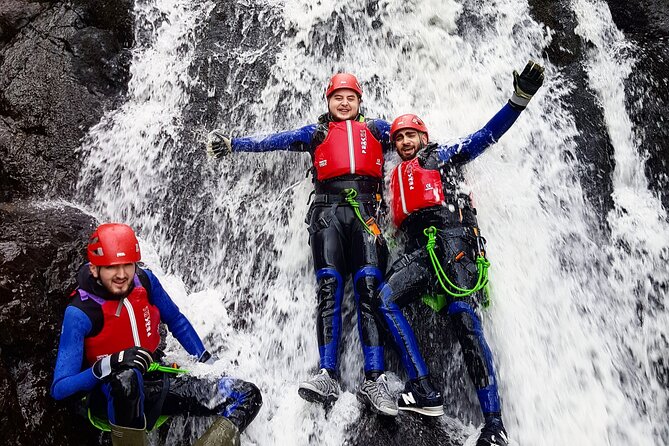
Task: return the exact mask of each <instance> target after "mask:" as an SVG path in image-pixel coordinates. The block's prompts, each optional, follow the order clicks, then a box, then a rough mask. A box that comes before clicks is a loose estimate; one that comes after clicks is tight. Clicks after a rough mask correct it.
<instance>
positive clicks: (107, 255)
mask: <svg viewBox="0 0 669 446" xmlns="http://www.w3.org/2000/svg"><path fill="white" fill-rule="evenodd" d="M86 250H87V251H88V260H89V261H90V262H91V263H92V264H93V265H96V266H111V265H121V264H124V263H135V262H139V260H140V259H141V258H142V254H141V252H140V251H139V242H138V241H137V237H136V236H135V231H133V230H132V228H131V227H130V226H128V225H125V224H123V223H104V224H102V225H100V226H98V228H97V229H96V230H95V232H93V234H91V237H90V238H89V239H88V248H87V249H86Z"/></svg>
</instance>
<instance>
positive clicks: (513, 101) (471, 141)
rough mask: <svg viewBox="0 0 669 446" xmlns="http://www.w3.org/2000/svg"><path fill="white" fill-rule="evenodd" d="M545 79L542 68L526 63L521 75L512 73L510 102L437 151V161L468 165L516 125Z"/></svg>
mask: <svg viewBox="0 0 669 446" xmlns="http://www.w3.org/2000/svg"><path fill="white" fill-rule="evenodd" d="M543 80H544V68H543V67H542V66H541V65H539V64H537V63H535V62H533V61H529V62H528V63H527V65H526V66H525V69H524V70H523V72H522V73H521V74H518V72H517V71H514V72H513V90H514V91H513V94H512V95H511V98H510V99H509V102H508V103H507V104H506V105H504V107H502V109H501V110H500V111H498V112H497V113H496V114H495V116H493V117H492V119H491V120H490V121H488V123H487V124H486V125H484V126H483V128H481V129H480V130H478V131H476V132H474V133H472V134H471V135H469V136H467V137H465V138H462V139H461V140H460V141H458V142H457V143H455V144H452V145H450V146H440V147H439V148H438V149H437V153H438V157H439V160H440V161H442V162H444V163H446V162H453V163H458V164H463V163H467V162H469V161H471V160H473V159H474V158H476V157H477V156H479V155H480V154H481V153H483V152H484V151H485V150H486V149H487V148H488V147H490V146H491V145H493V144H494V143H496V142H497V141H498V140H499V139H500V138H501V137H502V135H504V133H506V131H507V130H509V128H511V126H512V125H513V123H514V122H516V119H518V116H520V113H521V112H522V111H523V110H525V107H526V106H527V104H528V103H529V101H530V99H532V96H533V95H534V94H535V93H536V92H537V90H538V89H539V87H541V85H542V83H543Z"/></svg>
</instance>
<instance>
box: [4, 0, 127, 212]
mask: <svg viewBox="0 0 669 446" xmlns="http://www.w3.org/2000/svg"><path fill="white" fill-rule="evenodd" d="M131 6H132V0H122V1H104V0H95V1H90V2H87V1H83V0H79V1H68V2H28V1H25V0H23V1H21V0H3V3H2V7H1V8H0V201H11V200H13V199H20V198H26V197H31V196H39V197H55V196H58V197H64V196H68V195H70V194H71V192H72V190H73V187H74V185H75V183H76V178H77V172H78V166H77V154H76V149H77V148H78V146H79V140H80V139H81V138H82V137H83V136H84V134H85V132H86V131H87V130H88V128H89V127H91V126H92V125H94V124H96V123H97V122H98V121H99V119H100V116H102V113H103V112H104V111H105V109H106V108H109V107H111V106H113V104H114V101H115V100H117V99H118V98H119V93H122V92H123V91H124V89H125V88H126V84H127V80H128V65H129V60H130V58H129V47H130V45H131V44H132V40H133V37H132V35H133V34H132V14H131Z"/></svg>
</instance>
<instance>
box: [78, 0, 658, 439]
mask: <svg viewBox="0 0 669 446" xmlns="http://www.w3.org/2000/svg"><path fill="white" fill-rule="evenodd" d="M247 6H248V7H254V8H260V9H262V8H266V9H267V10H268V11H269V12H268V13H276V12H280V13H281V14H282V15H283V22H284V27H285V29H286V30H289V31H290V32H287V33H285V36H284V37H283V40H282V42H281V45H280V51H279V53H278V55H277V56H276V63H275V64H274V66H273V68H272V70H271V73H270V74H271V76H270V79H269V80H268V83H267V86H266V87H265V88H264V90H263V91H262V93H261V94H260V95H259V97H254V98H248V102H249V104H250V105H248V106H247V107H239V106H238V104H221V108H222V109H223V110H225V111H224V112H223V113H222V117H221V122H220V124H221V125H223V126H226V127H227V128H228V129H230V130H232V131H233V132H235V133H237V134H251V133H253V134H256V133H263V132H272V131H277V130H283V129H288V128H295V127H298V126H301V125H305V124H307V123H311V122H314V120H315V118H316V117H317V116H318V115H319V114H320V113H322V112H323V111H324V108H325V104H324V101H323V98H322V94H323V93H322V92H323V86H324V84H325V83H326V81H327V79H328V78H329V76H330V75H331V74H332V73H334V72H336V71H351V72H354V73H355V74H356V75H357V76H358V78H359V79H360V81H361V82H362V84H363V88H364V89H365V98H364V99H365V102H364V106H365V112H366V115H368V116H372V117H382V118H385V119H388V120H390V119H392V117H393V116H396V115H397V114H400V113H406V112H416V113H418V114H419V115H421V116H422V117H423V118H424V119H425V121H426V123H427V125H428V128H429V129H430V135H431V138H432V139H434V140H437V141H443V142H446V141H448V140H452V139H453V138H456V137H459V136H464V135H467V134H468V133H471V132H472V131H475V130H477V129H478V128H480V127H481V126H482V125H483V124H485V122H486V121H487V120H488V119H489V118H490V117H491V116H492V115H493V114H494V113H495V112H496V111H497V110H498V109H499V108H500V107H501V106H502V105H503V104H504V103H505V101H506V100H507V99H508V97H509V95H510V92H511V87H512V76H511V71H512V70H513V68H516V69H521V68H522V67H523V66H524V63H525V62H526V60H527V59H528V58H535V59H539V58H540V55H541V52H542V49H543V48H545V47H546V46H547V45H548V43H549V40H550V37H549V33H548V32H547V30H546V29H545V28H544V27H543V26H542V25H541V24H538V23H536V22H534V21H533V20H532V19H531V18H530V15H529V11H528V5H527V4H526V3H525V2H523V1H519V0H499V1H496V2H492V3H483V4H482V3H481V2H474V1H469V0H462V1H455V0H449V1H436V0H423V1H419V0H415V1H408V2H407V1H398V0H388V1H382V2H378V3H374V2H372V3H369V4H343V3H342V2H335V1H325V0H324V1H321V2H317V3H313V2H308V1H306V0H304V1H301V0H285V1H282V2H269V3H258V4H255V3H254V4H252V5H251V4H249V5H247ZM239 7H242V6H239ZM212 8H213V4H212V3H211V2H201V3H193V2H189V1H185V0H154V1H148V0H147V1H145V2H141V3H138V4H137V6H136V9H137V10H136V12H137V17H138V19H137V20H138V24H139V25H141V26H140V28H139V29H140V33H138V47H137V49H136V50H135V55H134V59H133V64H132V68H131V74H132V81H131V83H130V86H129V93H128V101H127V103H126V104H125V105H124V106H123V107H121V108H120V109H118V110H116V111H114V112H111V113H109V114H107V115H106V116H105V117H104V118H103V120H102V122H101V123H100V125H98V126H97V127H95V128H94V129H92V130H91V132H90V134H89V136H88V138H87V139H86V141H85V142H84V144H83V146H82V154H83V157H84V159H85V166H84V168H83V170H82V175H81V180H80V185H79V188H80V191H81V199H82V200H83V201H85V204H86V206H87V207H88V208H89V209H91V211H92V212H94V213H96V214H97V215H99V216H100V218H101V219H102V220H119V221H124V222H127V223H129V224H131V225H133V226H134V227H136V228H137V229H138V230H139V231H140V234H141V237H142V241H143V249H144V251H145V258H148V261H149V264H150V265H151V266H152V267H153V268H154V270H157V272H158V273H159V276H160V277H161V280H163V282H164V283H165V286H166V288H167V289H168V291H169V292H170V294H171V295H172V296H173V298H174V299H175V301H176V302H177V303H178V304H179V306H180V307H181V309H182V311H184V313H185V314H186V315H187V316H188V317H189V319H190V320H191V321H192V322H193V323H194V325H195V327H196V330H197V331H198V332H199V333H200V334H201V335H202V336H203V337H204V338H205V343H206V344H208V345H210V346H212V349H213V350H215V351H216V353H217V354H218V356H219V357H220V358H221V360H220V361H219V362H218V363H217V364H216V366H215V371H213V372H212V371H207V370H206V368H205V367H203V366H200V367H198V366H192V367H193V368H194V370H195V371H196V372H198V373H212V374H213V373H220V372H226V373H229V374H231V375H233V376H238V377H240V378H244V379H248V380H250V381H253V382H255V383H256V384H258V386H259V387H260V388H261V389H262V390H263V394H264V407H263V409H262V411H261V412H260V414H259V416H258V419H257V421H255V422H254V423H253V424H252V425H251V427H250V428H249V429H248V430H247V432H246V434H245V439H244V441H246V442H249V443H255V444H259V445H272V444H329V445H339V444H342V442H343V441H344V438H345V432H346V429H347V428H348V427H349V426H351V424H352V423H354V422H355V421H356V419H357V418H358V415H359V413H360V408H359V405H358V403H357V402H356V401H355V398H354V395H353V393H351V391H353V389H354V386H355V384H356V383H357V381H358V380H359V379H360V377H361V371H360V364H361V354H360V352H359V347H358V344H357V331H356V330H351V332H350V333H347V334H346V336H345V346H344V347H345V348H344V351H343V353H342V356H343V360H342V362H343V364H342V369H343V380H344V384H345V386H346V387H348V389H349V391H348V392H346V393H345V394H344V395H343V396H342V398H340V400H339V402H338V403H337V405H336V406H335V408H334V409H333V410H332V412H331V413H330V414H329V416H328V417H327V419H326V418H325V415H324V412H323V410H322V409H321V408H319V407H315V406H313V405H309V404H307V403H305V402H303V401H302V400H301V399H300V398H299V397H298V396H297V392H296V383H297V381H299V380H300V379H302V378H304V377H306V376H308V375H309V374H310V373H311V372H313V368H314V366H315V365H316V361H317V347H316V337H315V321H314V312H315V298H314V291H313V285H314V279H313V272H312V267H311V265H310V253H309V248H308V246H307V233H306V228H305V225H304V223H303V219H304V215H305V213H306V210H307V206H306V202H307V197H308V194H309V191H310V189H311V185H310V181H309V180H308V179H305V177H304V171H305V169H306V168H307V167H308V162H309V160H308V156H307V155H305V154H294V153H288V154H287V153H269V154H234V155H233V156H231V157H228V158H226V159H224V160H221V161H220V162H218V163H208V162H205V161H204V156H205V155H204V153H196V152H197V151H201V150H202V147H201V145H196V146H193V147H190V146H185V145H184V144H185V140H184V138H183V136H182V135H183V130H184V129H183V128H182V127H183V123H182V121H181V116H182V113H183V110H184V108H185V107H186V106H187V104H188V102H189V95H188V92H189V89H190V88H196V87H197V83H198V79H196V78H194V77H193V75H192V73H190V72H189V66H190V65H191V64H192V62H193V60H194V57H195V48H196V46H197V44H198V42H197V38H198V33H197V30H198V29H199V28H200V27H202V26H203V24H204V23H205V22H206V20H207V17H208V14H209V13H210V11H211V10H212ZM573 9H574V12H575V14H576V17H577V20H578V23H579V27H578V29H577V30H576V32H577V33H578V34H579V35H580V36H581V37H582V38H583V39H587V40H588V41H590V42H591V43H592V44H593V45H591V49H590V50H589V52H588V56H587V61H586V71H587V74H588V82H589V85H590V88H592V90H593V91H595V92H596V94H597V95H598V98H599V99H600V101H601V107H602V109H603V112H604V120H605V124H606V126H607V129H608V131H609V135H610V139H611V143H612V145H613V148H614V150H615V152H614V153H615V163H616V168H615V170H614V172H613V178H612V182H613V189H614V196H613V199H614V203H615V207H614V209H612V210H611V212H610V213H609V215H608V223H609V226H610V229H611V231H610V234H602V233H600V232H599V231H598V230H597V229H595V228H596V226H595V222H596V221H598V218H597V216H595V215H594V212H595V211H594V209H593V207H591V206H590V204H589V203H588V202H587V201H586V200H585V199H584V194H583V191H582V189H581V186H580V184H579V179H578V174H577V167H578V166H577V161H569V160H573V159H574V158H573V157H570V156H565V154H573V153H574V152H575V148H576V142H575V136H576V135H577V128H576V120H577V119H582V117H577V116H574V115H573V114H572V113H571V111H570V110H569V108H568V107H567V106H566V105H565V102H566V98H567V97H568V95H570V94H578V92H574V91H572V86H571V85H570V84H569V82H568V81H567V80H566V79H565V77H564V76H563V75H562V74H561V73H560V72H559V71H558V70H557V69H556V68H555V67H554V66H552V65H551V64H550V63H546V67H547V69H546V82H545V85H544V87H543V89H542V90H541V92H540V93H539V94H538V95H537V97H536V98H535V99H533V100H532V102H531V103H530V106H529V107H528V109H527V111H525V112H524V113H523V115H522V116H521V117H520V118H519V120H518V121H517V123H516V124H515V125H514V126H513V128H512V129H511V130H510V131H509V132H508V133H507V135H505V136H504V138H502V140H501V141H500V142H499V143H498V144H496V145H495V146H494V147H493V148H492V149H490V150H489V151H488V153H486V154H485V155H483V156H482V157H480V158H479V159H477V160H475V161H474V162H473V163H471V165H470V166H469V167H468V170H467V178H468V183H469V186H470V187H471V190H472V192H473V194H474V196H475V200H476V203H477V206H478V209H479V222H480V225H481V228H482V230H483V232H484V235H485V236H486V237H487V239H488V252H489V256H490V259H491V261H492V264H493V267H492V271H491V274H492V277H493V279H492V280H493V289H494V303H493V306H492V307H491V308H490V309H489V310H488V311H487V312H486V313H484V324H485V326H486V333H487V335H488V338H489V341H490V344H491V348H492V350H493V352H494V355H495V359H496V363H497V367H498V371H499V375H500V385H501V394H502V398H503V403H504V409H505V410H504V417H505V421H506V423H507V428H508V430H509V432H510V434H511V436H512V438H513V439H514V440H515V441H516V442H517V444H520V445H525V444H545V445H553V444H554V445H564V444H583V445H586V444H587V445H607V444H611V445H622V444H625V445H648V444H664V443H665V442H666V441H667V439H668V437H669V432H668V428H667V423H666V410H667V406H666V400H667V396H668V395H667V392H666V390H665V389H663V388H661V387H660V386H659V384H658V383H657V380H656V379H655V377H654V371H653V363H654V362H655V361H656V360H657V359H658V355H660V354H662V352H666V351H667V349H666V345H665V344H666V341H665V340H664V339H665V338H666V335H667V327H668V326H669V324H667V314H666V312H665V310H664V305H663V304H662V299H663V296H661V295H659V294H658V291H657V290H656V289H654V287H656V284H657V283H658V282H659V283H662V282H664V283H666V282H667V280H669V273H668V272H667V271H666V268H664V269H662V267H663V265H664V263H663V262H662V260H663V259H664V260H665V261H666V259H667V257H669V241H668V238H667V236H666V235H667V234H668V233H669V231H668V228H667V222H666V213H665V211H664V210H663V209H662V207H661V205H660V203H659V200H657V199H656V198H655V197H654V196H653V195H652V193H651V192H650V191H649V190H648V185H647V182H646V180H645V177H644V174H643V171H644V170H643V157H642V156H641V155H640V154H639V147H638V146H637V144H636V141H635V139H634V137H633V128H632V124H631V123H630V119H629V117H628V115H627V112H626V110H625V90H624V87H623V82H624V80H625V77H626V76H627V75H628V74H629V72H630V70H631V69H633V66H634V60H632V59H630V58H629V54H628V53H629V51H624V50H626V49H628V44H627V43H626V42H625V40H624V38H623V37H622V35H621V33H620V32H619V31H618V30H617V29H616V28H615V26H614V25H613V23H612V20H611V17H610V14H609V13H608V7H607V6H606V4H604V3H603V2H601V1H597V0H576V1H574V2H573ZM246 26H253V25H252V24H251V25H246ZM333 29H337V30H338V31H337V32H336V33H335V32H333V31H332V30H333ZM262 55H263V52H262V51H260V52H257V51H256V52H250V53H249V52H245V51H244V50H243V49H240V51H239V52H235V53H233V54H227V55H226V57H228V59H229V63H230V66H231V75H230V79H231V82H230V85H229V89H234V88H240V89H242V88H243V85H244V84H243V83H235V82H233V81H234V80H235V79H238V78H239V76H241V75H242V73H241V71H242V70H247V69H249V67H252V66H253V64H252V62H253V60H256V58H258V57H262ZM235 70H238V71H239V72H235ZM286 92H288V93H289V95H290V96H289V97H294V98H296V99H295V101H292V102H291V101H285V100H279V98H281V97H282V96H283V95H285V93H286ZM236 97H237V98H239V100H240V101H243V100H244V98H245V94H244V92H243V91H239V92H236ZM249 117H250V118H254V119H252V120H251V119H247V118H249ZM246 122H257V123H258V124H257V125H256V126H255V127H253V128H248V127H247V126H246V125H245V123H246ZM187 130H188V131H195V132H200V133H202V135H203V137H204V134H205V133H206V131H207V130H208V129H187ZM193 159H194V160H196V161H195V163H194V164H192V165H190V166H187V165H186V164H187V162H185V161H184V160H193ZM388 161H389V162H390V165H392V164H394V162H396V159H394V157H393V156H390V157H389V158H388ZM188 167H189V168H188ZM186 181H188V182H190V183H191V184H193V185H197V187H195V186H194V187H193V188H192V189H189V190H187V193H184V192H183V191H181V190H180V189H175V188H174V184H175V183H178V182H186ZM175 190H177V191H179V192H178V193H176V192H175ZM91 191H94V192H93V193H91ZM175 209H176V210H182V211H183V214H179V212H181V211H175ZM183 220H186V221H183ZM196 221H197V222H198V223H197V224H196V223H195V222H196ZM179 225H181V226H185V227H186V229H185V230H184V229H180V230H179V231H177V230H176V229H175V227H176V226H179ZM198 225H199V226H201V227H199V228H198V229H197V230H196V229H195V228H194V227H195V226H198ZM191 226H193V229H191ZM202 228H204V229H202ZM176 233H178V234H180V235H182V237H176V236H175V234H176ZM194 238H197V239H194ZM193 245H197V246H198V247H199V248H200V249H192V246H193ZM185 250H188V252H192V253H193V256H195V257H197V258H196V259H195V261H193V262H191V263H188V264H182V263H178V262H174V261H173V260H171V259H172V258H174V256H173V255H174V254H175V253H180V252H183V251H185ZM192 265H195V266H196V267H197V268H195V269H190V267H191V266H192ZM163 270H167V271H170V272H171V273H170V274H164V273H163ZM184 282H186V283H194V284H195V285H194V286H191V287H189V289H188V290H186V286H185V285H184ZM170 346H171V347H174V348H173V349H171V355H173V356H174V357H175V358H176V359H177V360H179V361H181V362H187V361H189V359H188V358H187V357H186V356H185V355H184V354H183V352H182V351H181V350H180V349H178V348H176V346H174V345H173V343H170ZM446 403H447V408H448V404H449V402H448V401H447V402H446ZM465 421H466V420H465ZM467 432H469V433H471V432H473V431H472V429H469V430H467ZM474 438H475V437H473V438H471V439H470V440H468V442H467V444H473V443H474Z"/></svg>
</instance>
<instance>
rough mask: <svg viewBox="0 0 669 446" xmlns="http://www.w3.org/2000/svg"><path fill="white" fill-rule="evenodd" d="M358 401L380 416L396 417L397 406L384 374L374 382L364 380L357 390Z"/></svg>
mask: <svg viewBox="0 0 669 446" xmlns="http://www.w3.org/2000/svg"><path fill="white" fill-rule="evenodd" d="M358 400H360V401H361V402H362V403H364V404H365V405H366V406H367V407H369V408H370V409H372V411H374V412H376V413H378V414H380V415H388V416H390V417H394V416H397V413H398V412H397V404H396V403H395V399H394V398H393V396H392V395H391V393H390V390H388V378H386V375H385V374H381V376H379V377H378V378H376V380H371V379H366V380H365V381H364V382H363V383H362V385H361V386H360V389H358Z"/></svg>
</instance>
